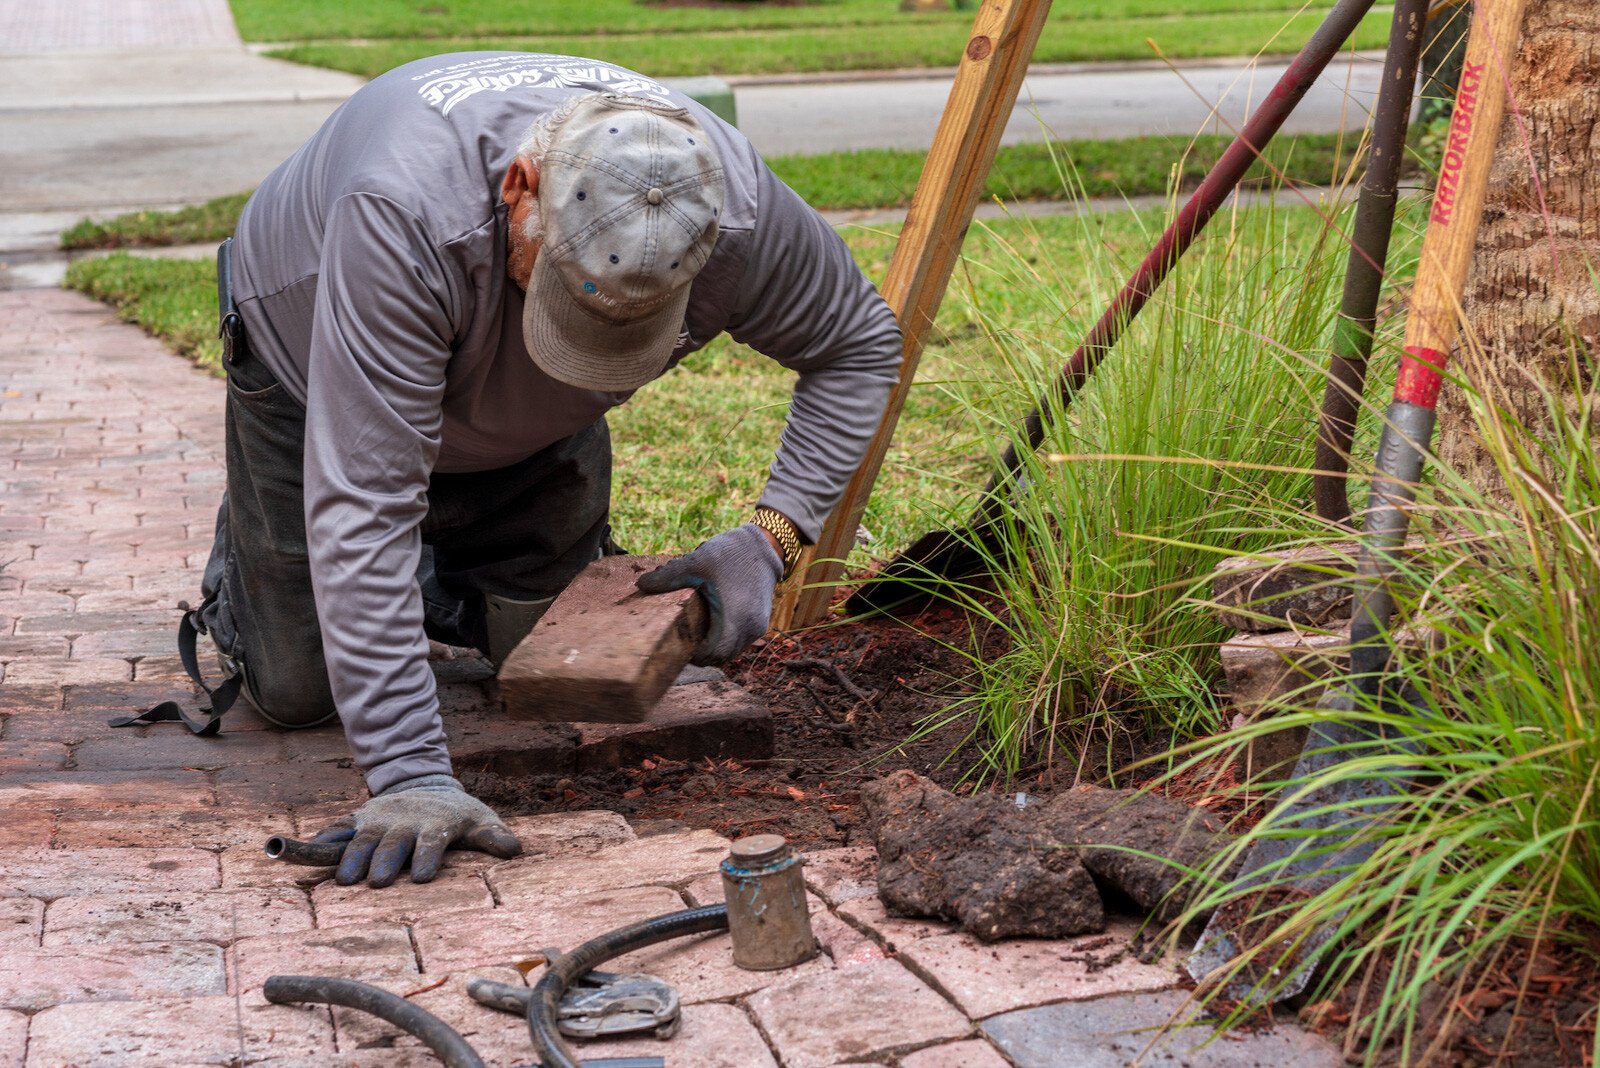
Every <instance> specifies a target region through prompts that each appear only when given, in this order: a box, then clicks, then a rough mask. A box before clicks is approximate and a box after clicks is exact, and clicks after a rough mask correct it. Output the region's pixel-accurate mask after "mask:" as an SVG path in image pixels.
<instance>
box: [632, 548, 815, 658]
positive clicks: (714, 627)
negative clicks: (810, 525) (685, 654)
mask: <svg viewBox="0 0 1600 1068" xmlns="http://www.w3.org/2000/svg"><path fill="white" fill-rule="evenodd" d="M782 577H783V557H781V556H779V555H778V550H776V549H774V548H773V547H772V542H771V541H769V540H768V538H767V532H766V531H764V530H762V529H761V528H760V527H758V526H756V525H755V524H754V523H746V524H745V525H744V526H742V527H735V528H734V529H732V530H728V531H724V532H723V533H721V534H718V535H717V536H716V537H714V538H712V539H711V540H710V541H707V542H702V543H701V544H700V547H699V548H698V549H695V550H694V551H693V552H691V553H689V554H688V555H686V556H680V557H678V558H677V559H676V560H669V561H667V562H666V563H664V564H662V565H661V566H660V567H658V568H656V569H655V570H654V571H651V572H649V573H647V574H643V575H640V576H639V581H638V582H637V583H636V585H637V586H638V587H639V589H640V590H642V591H643V592H645V593H666V592H667V591H668V590H681V589H683V588H685V587H694V588H695V589H697V590H699V591H700V595H701V596H702V597H704V598H705V599H706V605H707V606H708V607H709V608H710V609H711V626H710V627H709V629H707V631H706V636H705V638H704V639H703V640H702V641H701V642H700V644H699V645H698V646H696V647H695V651H694V656H693V657H691V658H690V660H691V662H692V663H695V664H700V665H706V664H720V663H722V662H723V661H724V660H730V659H732V658H733V657H735V656H737V655H738V654H739V653H740V652H741V651H743V650H744V648H745V647H746V646H748V645H749V644H750V643H751V642H753V641H755V640H756V639H757V638H759V637H761V636H762V635H763V634H765V633H766V632H767V628H768V627H769V626H770V625H771V623H772V592H773V590H774V589H776V588H777V585H778V580H779V579H781V578H782Z"/></svg>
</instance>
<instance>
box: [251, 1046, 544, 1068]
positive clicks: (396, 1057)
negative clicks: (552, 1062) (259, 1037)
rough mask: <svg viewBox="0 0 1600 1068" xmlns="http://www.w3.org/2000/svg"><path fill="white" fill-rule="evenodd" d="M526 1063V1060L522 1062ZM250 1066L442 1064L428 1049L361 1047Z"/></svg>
mask: <svg viewBox="0 0 1600 1068" xmlns="http://www.w3.org/2000/svg"><path fill="white" fill-rule="evenodd" d="M521 1063H522V1064H523V1065H526V1064H527V1062H526V1061H523V1062H521ZM250 1068H439V1058H438V1057H435V1056H434V1055H433V1054H432V1053H431V1052H429V1051H428V1050H425V1049H391V1048H387V1047H385V1048H380V1049H358V1050H353V1051H351V1052H348V1053H345V1052H340V1053H337V1054H334V1055H332V1056H330V1055H329V1054H326V1053H318V1054H316V1055H314V1056H311V1057H293V1056H291V1057H271V1058H269V1059H267V1060H264V1061H253V1062H252V1063H251V1065H250Z"/></svg>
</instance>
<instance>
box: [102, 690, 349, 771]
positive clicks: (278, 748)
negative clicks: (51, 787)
mask: <svg viewBox="0 0 1600 1068" xmlns="http://www.w3.org/2000/svg"><path fill="white" fill-rule="evenodd" d="M185 704H186V707H188V708H189V709H190V710H191V711H193V710H194V709H195V707H196V705H195V702H194V701H193V700H192V699H190V700H188V701H186V702H185ZM149 707H150V706H149V705H144V704H141V705H140V706H139V707H138V708H133V707H131V706H130V707H129V708H128V710H127V713H125V714H132V713H134V712H142V711H144V709H146V708H149ZM346 752H348V750H346V749H344V747H343V740H342V739H341V743H340V753H341V754H343V753H346ZM73 758H74V761H75V763H76V765H77V766H78V767H79V768H81V769H83V770H84V771H160V770H163V769H166V768H225V767H233V766H238V765H244V764H259V763H267V762H272V763H277V764H282V763H285V762H286V761H287V760H288V745H287V739H286V738H285V736H284V735H282V734H279V733H278V732H276V731H272V732H268V731H242V732H241V731H230V730H228V729H227V726H226V725H224V727H223V731H222V733H221V734H219V735H217V736H216V737H215V738H196V737H195V736H194V735H193V734H191V733H189V731H188V729H187V728H185V727H183V726H182V725H181V724H178V725H175V726H174V727H170V728H169V727H167V726H166V725H165V724H162V725H160V726H159V727H128V728H123V729H120V730H117V731H109V730H105V731H102V732H101V733H100V734H99V735H98V736H95V735H91V736H90V737H89V738H88V739H87V740H85V741H84V742H83V744H81V745H79V746H78V748H77V749H76V750H75V751H74V753H73Z"/></svg>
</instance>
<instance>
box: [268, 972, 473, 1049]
mask: <svg viewBox="0 0 1600 1068" xmlns="http://www.w3.org/2000/svg"><path fill="white" fill-rule="evenodd" d="M261 993H262V995H263V996H264V997H265V998H266V999H267V1000H268V1001H270V1002H272V1003H273V1004H274V1005H282V1004H284V1003H286V1002H306V1003H310V1004H315V1005H342V1006H344V1007H345V1008H347V1009H358V1010H360V1011H361V1012H365V1013H370V1014H371V1015H373V1016H376V1017H378V1018H379V1019H380V1020H387V1021H388V1022H389V1023H392V1024H394V1025H395V1026H396V1027H398V1028H400V1029H401V1030H402V1031H404V1032H405V1033H406V1034H408V1035H411V1036H413V1037H415V1038H418V1039H421V1040H422V1043H423V1044H424V1045H426V1046H427V1047H428V1048H429V1049H431V1050H432V1051H433V1052H434V1054H435V1055H436V1056H437V1057H438V1058H439V1059H440V1060H441V1061H443V1062H444V1063H445V1064H446V1065H447V1066H448V1068H485V1066H484V1063H483V1058H482V1057H479V1056H478V1053H477V1051H476V1050H474V1049H473V1048H472V1046H471V1045H469V1044H468V1043H467V1040H466V1039H464V1038H462V1037H461V1035H460V1034H458V1033H457V1032H456V1031H455V1029H454V1028H452V1027H450V1025H449V1024H447V1023H445V1022H444V1021H443V1020H441V1019H439V1018H438V1017H437V1016H435V1015H433V1013H431V1012H428V1011H427V1010H426V1009H422V1008H420V1007H418V1006H417V1005H414V1004H412V1003H411V1002H409V1001H407V1000H406V999H405V998H402V997H397V996H395V995H394V994H391V993H389V992H388V991H387V990H379V989H378V988H377V987H375V986H368V985H367V984H366V983H358V982H356V981H355V980H354V979H333V978H330V977H328V976H322V975H274V976H273V977H272V978H270V979H268V980H267V982H266V985H264V986H263V987H262V988H261Z"/></svg>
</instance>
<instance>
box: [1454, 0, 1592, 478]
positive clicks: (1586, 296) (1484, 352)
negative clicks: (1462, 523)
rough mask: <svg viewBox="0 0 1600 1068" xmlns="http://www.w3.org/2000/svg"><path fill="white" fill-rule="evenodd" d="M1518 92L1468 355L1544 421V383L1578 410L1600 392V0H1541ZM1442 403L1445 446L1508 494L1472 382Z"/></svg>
mask: <svg viewBox="0 0 1600 1068" xmlns="http://www.w3.org/2000/svg"><path fill="white" fill-rule="evenodd" d="M1491 76H1492V75H1491ZM1511 93H1512V99H1511V103H1510V105H1509V106H1508V108H1507V112H1506V118H1505V120H1504V123H1503V125H1502V126H1501V129H1500V140H1499V147H1498V148H1497V150H1496V154H1495V162H1494V167H1493V169H1492V171H1491V172H1490V187H1489V191H1488V197H1487V201H1486V204H1485V210H1484V216H1483V224H1482V228H1481V229H1480V230H1479V233H1478V240H1477V249H1476V252H1475V254H1474V259H1473V266H1472V273H1471V275H1470V276H1469V277H1468V280H1467V289H1466V296H1465V300H1464V304H1463V311H1464V315H1465V321H1466V330H1465V331H1464V333H1463V336H1464V338H1465V339H1466V340H1465V341H1464V342H1463V345H1462V351H1461V354H1460V356H1461V362H1460V364H1459V367H1460V369H1461V372H1462V373H1463V374H1464V375H1466V377H1467V378H1468V379H1469V380H1470V381H1471V382H1472V383H1473V384H1474V386H1475V387H1477V388H1478V389H1480V390H1481V391H1483V392H1485V393H1486V394H1488V395H1490V396H1492V397H1494V398H1495V399H1496V401H1497V402H1498V403H1500V404H1503V405H1506V406H1508V407H1509V408H1510V409H1511V410H1512V411H1513V412H1515V413H1516V414H1517V415H1518V417H1519V419H1520V420H1521V421H1522V422H1523V423H1524V425H1529V426H1538V425H1540V424H1541V423H1542V422H1545V421H1547V419H1546V410H1547V409H1546V405H1545V403H1544V402H1543V400H1542V399H1541V397H1540V394H1539V391H1538V388H1537V386H1536V385H1535V383H1536V382H1542V383H1544V384H1545V386H1546V387H1547V388H1548V389H1550V390H1552V391H1554V392H1555V393H1557V394H1558V395H1560V396H1562V397H1564V398H1565V402H1566V407H1567V410H1568V414H1569V415H1575V414H1577V413H1578V412H1579V411H1580V410H1581V409H1582V408H1583V407H1584V406H1585V405H1588V404H1592V403H1593V401H1594V400H1595V399H1596V398H1595V383H1594V378H1593V374H1592V372H1593V370H1594V368H1593V366H1592V362H1591V361H1593V360H1595V359H1600V3H1597V2H1596V0H1533V2H1532V3H1531V4H1530V5H1529V9H1528V15H1527V18H1526V22H1525V23H1524V26H1523V31H1522V38H1521V40H1520V42H1519V47H1518V51H1517V61H1516V64H1515V67H1514V69H1513V70H1512V72H1511ZM1439 414H1440V423H1439V426H1440V434H1439V446H1438V448H1439V454H1440V458H1441V459H1442V460H1443V461H1444V462H1445V463H1447V464H1449V465H1451V466H1453V467H1454V468H1455V469H1456V470H1458V471H1461V472H1462V473H1464V474H1466V475H1467V476H1468V477H1469V478H1470V479H1471V480H1472V481H1473V483H1474V484H1475V485H1476V486H1477V487H1478V488H1479V489H1480V490H1483V491H1485V492H1487V493H1489V494H1491V495H1494V496H1499V493H1498V492H1497V490H1496V487H1497V486H1498V485H1499V482H1498V475H1497V474H1496V472H1495V469H1494V467H1493V466H1492V464H1491V463H1490V461H1489V458H1488V456H1487V455H1486V454H1485V451H1484V449H1483V447H1482V443H1481V441H1480V440H1479V438H1478V434H1477V432H1476V430H1475V428H1474V424H1473V421H1472V419H1471V416H1470V414H1469V413H1468V410H1467V405H1466V401H1465V398H1464V397H1463V396H1462V393H1461V391H1459V390H1450V389H1446V390H1445V392H1444V396H1443V399H1442V401H1441V405H1440V413H1439Z"/></svg>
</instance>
